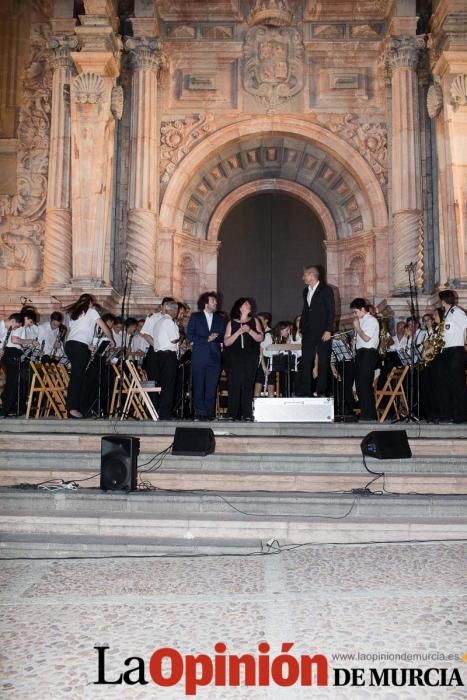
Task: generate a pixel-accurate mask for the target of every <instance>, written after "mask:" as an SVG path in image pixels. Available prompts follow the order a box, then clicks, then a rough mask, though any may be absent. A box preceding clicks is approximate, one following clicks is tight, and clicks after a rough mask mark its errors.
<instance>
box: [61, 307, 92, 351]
mask: <svg viewBox="0 0 467 700" xmlns="http://www.w3.org/2000/svg"><path fill="white" fill-rule="evenodd" d="M98 318H100V316H99V314H98V313H97V311H96V309H94V308H92V306H90V307H89V309H88V310H87V311H86V313H83V314H81V316H80V317H79V318H77V319H76V321H73V320H70V332H69V333H68V338H67V341H68V340H76V341H78V343H84V344H85V345H91V343H92V341H93V340H96V338H97V331H95V326H96V321H97V319H98Z"/></svg>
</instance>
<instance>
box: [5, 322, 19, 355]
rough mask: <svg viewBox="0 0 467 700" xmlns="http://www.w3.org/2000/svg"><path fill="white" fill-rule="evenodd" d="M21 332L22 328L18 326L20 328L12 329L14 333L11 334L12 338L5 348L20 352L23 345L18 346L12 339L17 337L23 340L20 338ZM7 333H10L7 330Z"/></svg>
mask: <svg viewBox="0 0 467 700" xmlns="http://www.w3.org/2000/svg"><path fill="white" fill-rule="evenodd" d="M20 330H22V328H21V326H18V328H13V329H12V331H11V333H10V337H9V338H8V342H7V344H6V345H5V348H14V349H15V350H20V349H21V345H18V344H17V343H14V342H13V340H12V339H13V336H17V337H19V338H21V336H20ZM7 333H8V330H7ZM3 340H5V338H4V339H3Z"/></svg>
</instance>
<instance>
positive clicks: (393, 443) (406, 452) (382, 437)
mask: <svg viewBox="0 0 467 700" xmlns="http://www.w3.org/2000/svg"><path fill="white" fill-rule="evenodd" d="M361 448H362V454H363V455H366V456H367V457H376V459H409V458H410V457H412V450H411V449H410V445H409V441H408V439H407V433H406V432H405V430H374V431H373V432H371V433H368V435H366V436H365V437H364V438H363V440H362V442H361Z"/></svg>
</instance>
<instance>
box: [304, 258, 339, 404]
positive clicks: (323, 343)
mask: <svg viewBox="0 0 467 700" xmlns="http://www.w3.org/2000/svg"><path fill="white" fill-rule="evenodd" d="M323 278H324V274H323V271H322V269H321V268H320V267H318V266H316V265H309V266H308V267H305V268H304V270H303V281H304V283H305V284H306V287H305V289H304V290H303V311H302V315H301V320H300V331H301V334H302V392H303V395H304V396H311V381H312V370H313V364H314V357H315V355H316V354H317V355H318V381H317V385H316V393H317V395H318V396H325V395H326V392H327V388H328V375H329V364H330V359H331V335H332V330H333V327H334V318H335V313H336V311H335V302H334V294H333V292H332V289H331V287H329V286H328V285H327V284H326V283H325V281H324V279H323Z"/></svg>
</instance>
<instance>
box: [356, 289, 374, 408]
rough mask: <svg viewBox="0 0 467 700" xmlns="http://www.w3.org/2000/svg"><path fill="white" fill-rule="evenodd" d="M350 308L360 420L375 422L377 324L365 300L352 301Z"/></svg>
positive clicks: (359, 298)
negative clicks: (352, 319) (374, 383)
mask: <svg viewBox="0 0 467 700" xmlns="http://www.w3.org/2000/svg"><path fill="white" fill-rule="evenodd" d="M350 308H351V309H352V313H353V317H354V321H353V324H354V328H355V333H356V345H355V347H356V354H355V385H356V388H357V396H358V403H359V406H360V420H364V421H376V420H377V414H376V404H375V393H374V391H373V381H374V377H375V369H376V366H377V364H378V359H379V355H378V345H379V323H378V321H377V319H376V318H375V317H374V316H372V315H371V314H370V306H369V304H367V302H366V301H365V299H362V298H361V297H358V298H357V299H354V300H353V301H352V302H351V304H350Z"/></svg>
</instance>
